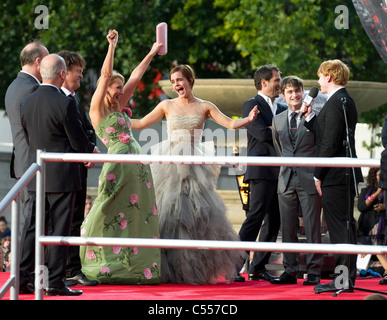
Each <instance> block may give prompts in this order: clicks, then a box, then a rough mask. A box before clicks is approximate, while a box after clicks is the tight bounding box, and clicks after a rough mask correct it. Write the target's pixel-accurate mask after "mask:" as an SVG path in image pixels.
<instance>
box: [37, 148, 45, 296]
mask: <svg viewBox="0 0 387 320" xmlns="http://www.w3.org/2000/svg"><path fill="white" fill-rule="evenodd" d="M41 153H42V151H41V150H37V152H36V162H37V164H38V165H39V167H40V170H39V171H38V172H37V175H36V213H35V216H36V222H35V228H36V229H35V300H43V289H44V288H43V285H44V281H41V279H44V275H42V277H41V273H42V272H44V271H43V270H44V269H42V266H44V246H43V245H42V244H41V243H40V236H42V235H43V234H44V204H45V203H44V192H45V183H44V181H45V163H44V161H43V159H42V158H41Z"/></svg>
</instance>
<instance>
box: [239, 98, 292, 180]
mask: <svg viewBox="0 0 387 320" xmlns="http://www.w3.org/2000/svg"><path fill="white" fill-rule="evenodd" d="M256 105H257V106H258V110H259V111H260V112H259V113H258V115H257V117H256V118H255V119H254V120H253V121H252V122H250V123H249V124H248V125H246V127H245V128H246V129H247V156H264V157H270V156H272V157H274V156H277V153H276V151H275V149H274V145H273V136H272V131H271V128H269V127H271V125H272V119H273V113H272V111H271V109H270V106H269V105H268V104H267V102H266V101H265V99H263V98H262V97H261V96H260V95H256V96H255V97H254V98H251V99H249V100H247V101H246V102H245V103H243V106H242V116H243V117H247V116H248V115H249V113H250V111H251V110H252V109H253V108H254V106H256ZM286 109H287V106H285V105H283V104H279V103H277V113H276V114H279V113H281V112H282V111H285V110H286ZM278 173H279V167H272V166H247V169H246V173H245V181H246V182H247V181H248V180H251V179H263V180H277V179H278Z"/></svg>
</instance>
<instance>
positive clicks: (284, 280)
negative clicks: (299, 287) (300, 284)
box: [270, 272, 297, 284]
mask: <svg viewBox="0 0 387 320" xmlns="http://www.w3.org/2000/svg"><path fill="white" fill-rule="evenodd" d="M270 283H272V284H296V283H297V278H296V277H295V276H292V275H290V274H289V273H287V272H284V273H283V274H281V276H280V277H279V278H275V279H273V280H270Z"/></svg>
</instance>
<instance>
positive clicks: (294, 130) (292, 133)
mask: <svg viewBox="0 0 387 320" xmlns="http://www.w3.org/2000/svg"><path fill="white" fill-rule="evenodd" d="M296 116H297V112H292V114H291V117H290V136H291V138H292V141H293V145H294V143H295V139H294V137H295V136H296V133H297V119H296Z"/></svg>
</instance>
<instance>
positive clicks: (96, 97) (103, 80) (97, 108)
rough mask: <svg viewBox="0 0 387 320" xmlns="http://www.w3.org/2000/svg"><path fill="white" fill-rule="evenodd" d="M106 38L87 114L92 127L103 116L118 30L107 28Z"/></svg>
mask: <svg viewBox="0 0 387 320" xmlns="http://www.w3.org/2000/svg"><path fill="white" fill-rule="evenodd" d="M106 38H107V40H108V42H109V48H108V52H107V54H106V57H105V60H104V62H103V65H102V69H101V76H100V79H99V82H98V85H97V89H96V90H95V92H94V94H93V97H92V98H91V102H90V112H89V114H90V120H91V123H92V125H93V127H94V128H95V127H96V126H97V124H98V123H99V122H100V121H101V119H102V118H103V117H104V116H105V114H104V99H105V96H106V92H107V90H108V87H109V81H110V79H111V77H112V74H113V62H114V51H115V48H116V45H117V41H118V32H117V31H116V30H109V33H108V35H107V36H106Z"/></svg>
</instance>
